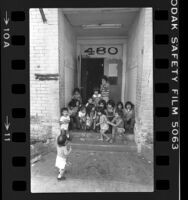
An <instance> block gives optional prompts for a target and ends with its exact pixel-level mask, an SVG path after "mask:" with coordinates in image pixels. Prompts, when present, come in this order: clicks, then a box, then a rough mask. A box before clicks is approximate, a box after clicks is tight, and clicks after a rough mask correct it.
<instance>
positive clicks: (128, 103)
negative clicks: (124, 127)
mask: <svg viewBox="0 0 188 200" xmlns="http://www.w3.org/2000/svg"><path fill="white" fill-rule="evenodd" d="M127 105H130V106H131V109H133V108H134V104H133V103H132V102H130V101H127V102H126V103H125V108H127Z"/></svg>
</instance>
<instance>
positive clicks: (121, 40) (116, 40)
mask: <svg viewBox="0 0 188 200" xmlns="http://www.w3.org/2000/svg"><path fill="white" fill-rule="evenodd" d="M104 43H105V44H110V45H121V46H122V52H123V53H122V62H123V64H122V68H123V69H122V71H123V73H122V92H121V101H122V102H124V101H126V93H127V84H126V67H127V36H106V37H101V36H97V37H78V38H77V72H78V74H77V80H78V83H77V86H78V87H81V56H82V55H81V46H82V45H96V44H99V45H101V44H104ZM79 58H80V59H79Z"/></svg>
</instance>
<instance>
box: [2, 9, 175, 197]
mask: <svg viewBox="0 0 188 200" xmlns="http://www.w3.org/2000/svg"><path fill="white" fill-rule="evenodd" d="M5 13H6V14H5V16H6V18H5V19H3V21H4V22H3V23H4V27H3V38H4V41H3V42H4V45H10V46H11V47H10V49H9V52H8V53H6V52H5V54H4V56H6V58H7V59H6V65H7V66H6V68H5V69H4V68H3V70H2V72H3V73H5V74H7V73H8V74H9V75H10V76H9V77H11V81H10V83H9V85H7V88H6V90H7V91H4V92H5V93H4V94H6V95H7V96H6V97H7V99H9V98H10V99H14V100H13V101H9V102H10V103H7V104H6V106H5V107H4V108H3V109H4V111H5V113H7V115H6V116H3V118H5V120H6V121H5V129H4V132H5V134H3V140H4V141H6V142H4V143H3V146H4V148H11V152H10V151H9V152H10V154H11V156H10V155H9V156H7V160H6V163H4V168H5V167H6V168H7V170H8V171H9V172H10V174H8V176H7V177H6V181H5V183H6V187H4V189H5V190H6V192H5V193H8V192H9V191H10V190H11V189H12V190H13V191H15V192H26V193H27V191H29V190H30V188H29V186H30V183H28V180H30V175H29V174H28V171H27V170H26V167H28V166H29V165H30V161H29V157H28V155H30V152H29V145H28V142H29V128H28V127H29V126H28V124H27V123H28V122H27V123H26V118H27V119H29V110H28V109H27V105H28V104H29V102H25V99H26V98H25V96H28V95H29V83H28V80H29V74H28V73H27V72H28V71H29V70H28V68H29V63H28V60H29V59H26V58H28V55H29V52H28V49H27V50H26V45H27V44H29V39H28V34H27V31H28V29H25V32H20V30H23V29H20V28H19V27H21V26H24V27H28V26H29V14H28V12H23V11H13V12H9V13H8V15H7V12H6V11H5ZM169 15H170V13H169V10H154V18H153V19H154V29H153V30H154V34H153V35H154V52H155V55H157V57H155V59H154V92H155V93H154V105H155V107H154V116H155V121H154V127H155V134H154V135H155V150H154V152H155V192H160V193H161V195H162V196H165V195H163V192H165V194H166V191H168V192H170V191H171V190H176V189H177V188H175V187H176V186H177V184H174V183H173V182H174V181H178V180H177V177H176V180H172V177H171V176H172V174H170V172H171V170H170V168H172V167H174V166H172V163H173V164H174V163H176V161H175V160H174V157H173V156H171V155H170V151H171V149H172V147H171V146H172V140H173V137H172V133H171V132H170V131H169V130H171V128H172V127H171V121H172V118H171V117H170V115H171V106H170V105H171V102H172V101H171V99H170V98H171V96H172V95H173V94H172V89H173V87H174V88H176V87H177V86H173V85H172V84H169V83H171V77H172V75H171V70H170V60H169V58H170V48H169V45H170V35H169V30H170V23H169ZM8 16H10V18H9V17H8ZM11 28H12V32H11V33H12V35H11V36H10V35H9V30H10V29H11ZM6 41H7V43H6ZM9 42H10V43H9ZM5 51H6V50H5ZM167 52H168V53H167ZM164 55H165V56H164ZM166 55H169V56H166ZM4 70H5V71H4ZM4 79H6V77H4ZM170 94H171V95H170ZM3 103H5V102H3ZM4 105H5V104H4ZM10 121H11V123H10ZM174 126H175V125H174ZM176 135H177V134H176V133H175V132H174V136H176ZM174 140H175V139H174ZM175 142H176V141H175ZM175 142H174V143H175ZM177 142H178V141H177ZM10 146H11V147H10ZM177 167H178V166H176V168H177ZM20 174H22V175H21V176H20ZM156 174H157V176H156ZM159 174H160V175H159ZM13 175H14V176H13ZM158 175H159V176H158ZM28 193H29V192H28ZM19 194H20V193H19Z"/></svg>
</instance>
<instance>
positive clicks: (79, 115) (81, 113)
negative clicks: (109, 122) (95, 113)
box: [78, 111, 86, 119]
mask: <svg viewBox="0 0 188 200" xmlns="http://www.w3.org/2000/svg"><path fill="white" fill-rule="evenodd" d="M78 117H80V118H81V119H83V118H85V117H86V112H82V111H79V112H78Z"/></svg>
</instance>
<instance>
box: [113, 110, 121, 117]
mask: <svg viewBox="0 0 188 200" xmlns="http://www.w3.org/2000/svg"><path fill="white" fill-rule="evenodd" d="M116 113H117V114H118V115H119V116H120V117H123V116H122V113H121V112H120V110H116V112H115V114H116Z"/></svg>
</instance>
